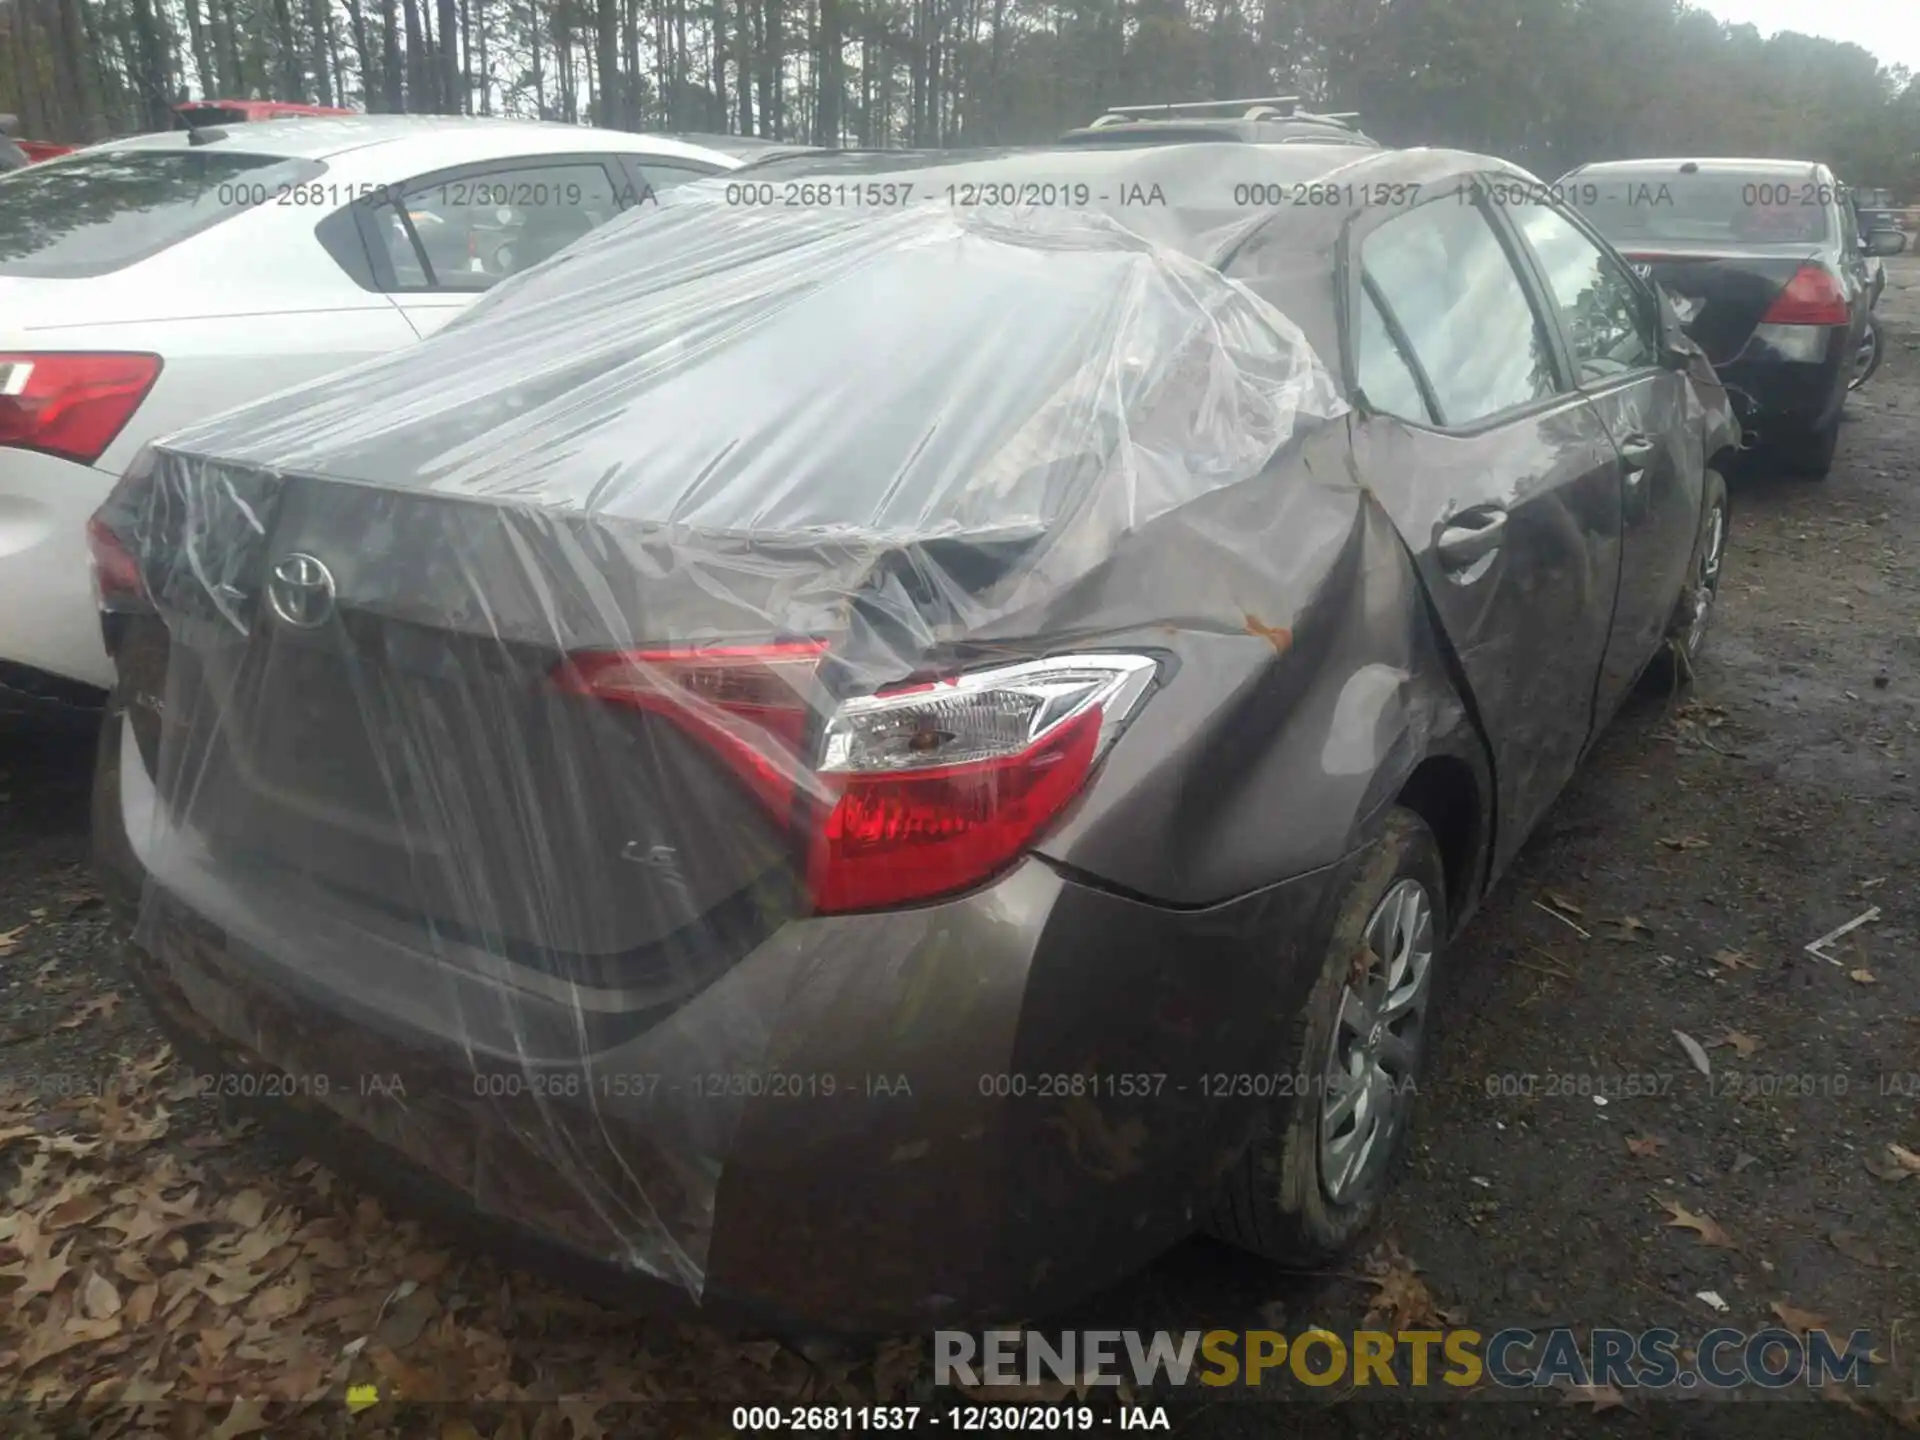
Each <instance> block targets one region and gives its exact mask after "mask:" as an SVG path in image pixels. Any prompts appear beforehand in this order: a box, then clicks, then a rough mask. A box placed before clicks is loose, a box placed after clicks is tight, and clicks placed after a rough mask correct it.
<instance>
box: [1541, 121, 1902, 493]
mask: <svg viewBox="0 0 1920 1440" xmlns="http://www.w3.org/2000/svg"><path fill="white" fill-rule="evenodd" d="M1555 189H1556V191H1557V192H1559V193H1561V194H1563V195H1564V196H1565V197H1566V199H1567V200H1568V201H1569V202H1570V203H1571V204H1573V205H1575V206H1577V207H1578V208H1579V209H1580V211H1581V212H1582V213H1583V214H1584V215H1585V216H1586V218H1587V220H1588V221H1589V223H1591V224H1592V225H1593V227H1594V228H1595V229H1596V230H1598V231H1600V233H1601V234H1603V235H1605V236H1606V237H1607V238H1608V239H1609V240H1611V241H1612V242H1613V243H1614V245H1615V246H1617V247H1618V248H1619V249H1620V250H1621V251H1622V252H1623V253H1624V254H1625V255H1626V256H1627V258H1628V259H1630V260H1632V261H1633V262H1634V263H1635V264H1636V265H1637V266H1639V267H1640V268H1641V270H1642V273H1644V274H1648V275H1650V276H1652V278H1653V279H1655V280H1656V281H1658V282H1659V283H1660V284H1661V285H1663V286H1664V287H1666V289H1667V290H1668V291H1669V292H1670V293H1671V295H1672V298H1673V303H1674V305H1675V307H1676V309H1677V310H1678V312H1679V314H1680V316H1681V319H1682V321H1683V323H1684V324H1685V325H1686V328H1687V333H1688V334H1690V335H1691V336H1692V337H1693V338H1694V339H1695V340H1696V341H1698V342H1699V343H1700V345H1701V346H1702V348H1704V349H1705V350H1706V352H1707V356H1708V358H1709V359H1711V360H1712V362H1713V365H1714V368H1715V370H1717V371H1718V372H1719V374H1720V378H1721V379H1722V381H1724V382H1725V384H1726V387H1727V390H1728V392H1729V393H1730V394H1732V395H1733V397H1734V400H1735V402H1736V404H1737V405H1738V407H1739V413H1740V423H1741V425H1742V427H1743V428H1744V429H1745V430H1746V431H1747V432H1748V433H1749V437H1750V439H1751V441H1752V442H1753V443H1754V444H1755V445H1756V446H1761V447H1765V448H1766V449H1767V450H1768V451H1769V452H1770V453H1771V455H1772V456H1773V457H1774V458H1775V459H1776V460H1778V461H1779V462H1780V463H1781V464H1783V465H1784V466H1785V467H1786V468H1788V469H1790V470H1793V471H1796V472H1799V473H1801V474H1805V475H1808V476H1812V477H1815V478H1819V477H1824V476H1825V475H1826V474H1827V472H1828V471H1829V470H1831V469H1832V468H1833V456H1834V449H1835V447H1836V445H1837V444H1838V443H1839V438H1840V412H1841V409H1842V407H1843V405H1844V404H1845V402H1846V398H1847V391H1848V389H1849V382H1850V381H1851V380H1852V378H1853V376H1854V374H1855V373H1856V372H1855V367H1856V365H1858V364H1859V363H1860V357H1861V355H1862V352H1863V348H1864V347H1866V346H1868V345H1870V344H1871V339H1872V337H1871V332H1870V330H1869V322H1868V313H1869V310H1870V308H1871V304H1870V302H1871V295H1870V290H1871V277H1870V275H1869V271H1868V263H1867V262H1868V260H1869V258H1870V256H1872V255H1890V254H1897V253H1898V252H1899V250H1900V248H1901V247H1902V246H1904V244H1905V241H1904V239H1899V238H1897V236H1896V237H1895V238H1892V239H1890V238H1888V237H1887V236H1886V235H1885V233H1884V232H1881V233H1879V234H1876V235H1874V236H1873V237H1871V239H1870V240H1869V238H1868V237H1863V236H1862V235H1861V234H1860V233H1859V230H1858V226H1857V218H1856V214H1855V210H1854V206H1853V203H1852V199H1851V196H1850V194H1849V192H1848V190H1847V188H1846V187H1845V186H1844V185H1842V184H1840V182H1839V181H1837V180H1836V179H1835V178H1834V176H1833V172H1832V171H1830V170H1829V169H1828V168H1827V167H1826V166H1824V165H1820V164H1816V163H1814V162H1812V161H1802V160H1679V159H1672V160H1615V161H1607V162H1605V163H1603V164H1595V165H1583V166H1581V167H1579V168H1578V169H1575V170H1572V171H1569V172H1568V173H1567V174H1566V175H1564V176H1562V177H1561V178H1560V180H1559V182H1558V184H1557V185H1556V187H1555Z"/></svg>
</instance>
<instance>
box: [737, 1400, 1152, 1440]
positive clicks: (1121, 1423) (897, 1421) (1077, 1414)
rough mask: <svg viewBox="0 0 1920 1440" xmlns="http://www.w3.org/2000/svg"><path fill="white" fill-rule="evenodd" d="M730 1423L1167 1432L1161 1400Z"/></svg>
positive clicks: (832, 1430)
mask: <svg viewBox="0 0 1920 1440" xmlns="http://www.w3.org/2000/svg"><path fill="white" fill-rule="evenodd" d="M733 1428H734V1430H735V1431H736V1432H738V1433H739V1434H742V1435H751V1434H759V1433H767V1432H772V1433H775V1434H781V1435H788V1434H796V1433H797V1434H806V1433H809V1432H812V1433H818V1434H828V1435H846V1434H851V1433H854V1432H859V1431H869V1432H875V1433H890V1434H909V1433H913V1432H921V1433H925V1432H927V1431H937V1430H947V1431H952V1432H954V1433H956V1434H970V1433H986V1434H995V1435H998V1434H1004V1433H1006V1432H1007V1431H1020V1432H1023V1433H1028V1434H1048V1433H1055V1432H1065V1433H1079V1434H1085V1433H1091V1432H1097V1431H1103V1430H1158V1431H1161V1432H1162V1433H1171V1431H1172V1430H1173V1422H1172V1421H1171V1420H1170V1419H1169V1418H1168V1416H1167V1410H1166V1407H1165V1406H1164V1405H1117V1406H1104V1405H1103V1406H1093V1405H948V1406H944V1407H940V1406H932V1405H736V1406H734V1407H733Z"/></svg>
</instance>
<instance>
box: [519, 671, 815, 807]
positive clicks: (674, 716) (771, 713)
mask: <svg viewBox="0 0 1920 1440" xmlns="http://www.w3.org/2000/svg"><path fill="white" fill-rule="evenodd" d="M825 649H826V645H825V643H824V642H822V641H816V640H802V641H793V642H789V643H786V644H779V645H716V646H708V647H705V648H698V647H681V648H659V649H647V650H606V651H588V652H586V653H583V654H580V655H575V656H573V657H572V658H571V659H570V660H569V661H568V662H567V663H566V664H565V665H563V666H562V667H561V668H560V670H559V671H558V672H557V674H556V677H555V678H556V679H557V680H558V681H559V683H560V685H561V687H562V688H563V689H566V690H569V691H571V692H573V693H574V694H576V695H591V696H593V697H594V698H596V699H599V700H608V701H612V702H614V703H615V704H619V705H631V706H632V707H633V708H634V709H636V710H647V711H651V712H653V713H655V714H658V715H664V716H665V717H666V718H668V719H669V720H672V721H673V722H674V723H675V724H676V725H679V726H680V727H681V728H682V729H684V730H686V731H687V732H688V733H689V734H690V735H692V736H694V738H696V739H698V740H702V741H704V742H705V743H707V744H708V745H710V746H712V747H713V749H714V750H715V751H717V752H718V753H719V755H720V758H721V759H722V760H724V761H726V762H727V764H728V766H729V767H731V768H732V769H733V771H734V772H735V773H736V774H738V775H739V776H740V778H741V779H742V780H744V781H746V782H747V785H748V787H749V788H750V789H751V790H752V791H753V793H754V794H755V795H757V796H758V797H759V798H760V799H761V800H762V801H763V802H765V804H766V805H767V807H768V808H769V809H770V810H772V811H773V812H774V814H775V816H776V817H778V818H779V819H780V820H781V821H783V822H784V821H785V820H786V819H787V816H788V812H789V811H790V810H791V809H792V806H793V794H794V780H795V777H796V775H797V774H798V773H799V771H800V770H801V769H803V768H804V767H805V762H804V761H803V760H802V759H801V757H800V745H801V742H802V739H803V738H804V736H805V734H806V728H807V716H808V714H809V713H810V707H809V706H808V703H807V694H808V689H809V687H810V686H811V684H812V682H813V677H814V672H815V671H816V670H817V669H818V667H819V663H820V655H821V653H822V652H823V651H824V650H825ZM770 740H771V741H772V742H773V743H772V744H771V745H769V743H768V742H769V741H770Z"/></svg>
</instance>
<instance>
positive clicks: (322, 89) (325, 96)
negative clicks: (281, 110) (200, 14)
mask: <svg viewBox="0 0 1920 1440" xmlns="http://www.w3.org/2000/svg"><path fill="white" fill-rule="evenodd" d="M189 3H191V0H189ZM307 24H308V26H309V27H310V28H311V29H312V31H313V89H314V94H315V95H316V96H318V97H319V103H320V104H322V105H331V104H333V79H332V76H331V73H330V71H329V68H328V65H327V37H328V36H329V35H330V34H331V33H332V31H333V17H332V16H331V15H330V14H328V11H327V0H307Z"/></svg>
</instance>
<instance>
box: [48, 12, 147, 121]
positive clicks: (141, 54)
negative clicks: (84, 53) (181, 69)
mask: <svg viewBox="0 0 1920 1440" xmlns="http://www.w3.org/2000/svg"><path fill="white" fill-rule="evenodd" d="M60 12H61V14H60V19H61V29H62V31H63V32H64V34H63V38H64V40H65V41H66V43H67V44H68V45H70V46H71V47H73V54H74V56H75V64H74V65H73V71H74V81H75V89H74V92H73V93H74V98H75V99H77V100H78V101H79V102H80V104H81V105H82V106H83V107H85V108H87V109H89V110H92V109H94V108H95V107H94V106H92V105H91V103H90V102H89V100H88V96H87V88H88V87H87V86H86V80H85V75H84V73H83V72H82V71H81V69H80V66H79V64H78V56H79V53H80V45H81V38H80V37H81V33H82V31H81V25H80V3H79V0H64V3H63V4H62V5H61V7H60ZM133 29H134V35H135V37H136V39H137V41H138V52H137V62H136V63H137V65H138V69H137V70H135V71H134V72H132V78H133V81H134V89H135V90H136V91H137V92H138V93H139V96H140V118H141V122H142V126H143V128H145V129H148V130H164V129H166V128H167V126H168V124H169V121H170V117H171V114H172V107H171V104H170V102H169V95H170V92H171V91H172V89H173V77H172V73H171V72H172V67H171V66H170V65H168V63H167V46H166V44H165V40H164V32H163V31H162V30H161V28H160V19H159V16H157V15H156V14H155V13H154V8H153V0H133ZM97 123H98V117H97V113H96V115H93V116H89V117H88V120H87V125H88V129H89V131H91V130H92V128H93V127H94V126H95V125H96V124H97Z"/></svg>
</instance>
